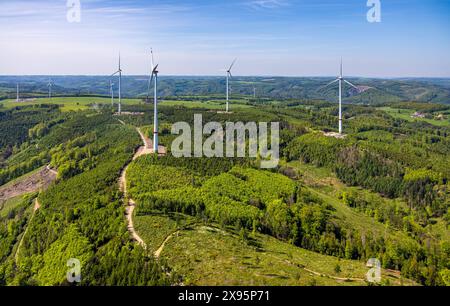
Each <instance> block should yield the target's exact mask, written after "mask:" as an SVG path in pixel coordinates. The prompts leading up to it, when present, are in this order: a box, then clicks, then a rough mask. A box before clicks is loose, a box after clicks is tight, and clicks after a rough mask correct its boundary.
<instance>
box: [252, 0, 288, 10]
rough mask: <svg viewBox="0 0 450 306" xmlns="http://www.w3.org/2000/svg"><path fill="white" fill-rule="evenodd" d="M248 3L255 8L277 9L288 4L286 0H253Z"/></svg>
mask: <svg viewBox="0 0 450 306" xmlns="http://www.w3.org/2000/svg"><path fill="white" fill-rule="evenodd" d="M248 5H249V6H250V7H252V8H255V9H275V8H279V7H284V6H287V5H288V3H287V2H286V1H285V0H251V1H250V2H248Z"/></svg>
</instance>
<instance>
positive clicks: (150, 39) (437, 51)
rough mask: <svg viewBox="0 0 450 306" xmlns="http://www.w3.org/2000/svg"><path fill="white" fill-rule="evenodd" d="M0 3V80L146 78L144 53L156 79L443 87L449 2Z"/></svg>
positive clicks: (449, 50) (448, 65)
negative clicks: (119, 68) (399, 82)
mask: <svg viewBox="0 0 450 306" xmlns="http://www.w3.org/2000/svg"><path fill="white" fill-rule="evenodd" d="M80 2H81V22H80V23H69V22H68V21H67V18H66V14H67V10H68V8H67V7H66V0H0V28H1V31H0V41H1V45H0V46H1V48H0V74H2V75H5V74H6V75H12V74H14V75H17V74H21V75H22V74H26V75H33V74H40V75H45V74H53V75H55V74H78V75H81V74H83V75H84V74H91V75H92V74H97V75H99V74H109V73H111V72H114V69H115V68H116V67H115V66H116V62H117V57H118V53H119V51H120V52H121V54H122V62H123V69H124V73H125V74H147V73H148V70H149V65H150V64H149V49H150V47H153V48H154V50H155V55H156V58H157V61H158V62H159V63H160V72H161V74H167V75H219V74H222V73H223V72H221V69H223V68H225V67H226V66H227V65H229V63H230V62H231V61H232V60H233V58H235V57H237V58H238V62H237V63H236V68H235V73H234V74H235V75H285V76H334V75H336V73H337V70H338V62H339V59H340V57H343V58H344V63H345V72H346V74H347V75H352V76H367V77H403V76H416V77H418V76H425V77H433V76H435V77H442V76H444V77H450V57H449V54H450V35H449V34H450V18H449V16H450V1H449V0H380V2H381V14H382V15H381V18H382V20H381V22H380V23H369V22H368V21H367V18H366V14H367V11H368V10H369V7H367V5H366V3H367V0H227V1H212V0H209V1H206V0H195V1H194V0H184V1H174V0H172V1H157V0H151V1H142V0H126V1H121V0H117V1H111V0H81V1H80Z"/></svg>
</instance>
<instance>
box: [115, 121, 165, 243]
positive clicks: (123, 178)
mask: <svg viewBox="0 0 450 306" xmlns="http://www.w3.org/2000/svg"><path fill="white" fill-rule="evenodd" d="M119 121H120V123H121V124H123V125H125V123H124V122H123V121H121V120H119ZM136 131H137V132H138V133H139V136H141V139H142V143H143V146H140V147H139V148H138V149H137V150H136V153H135V154H134V156H133V160H136V159H137V158H138V157H139V156H142V155H146V154H153V152H154V151H153V149H152V147H153V142H152V140H151V139H150V138H148V137H145V135H144V133H142V131H141V130H140V129H139V128H136ZM158 151H159V152H160V155H164V154H165V153H166V148H165V147H163V146H159V149H158ZM128 167H129V164H128V165H127V166H126V167H125V168H124V169H123V170H122V173H121V175H120V179H119V188H120V191H122V192H123V194H124V199H125V200H127V199H128V200H127V201H128V202H127V203H126V208H125V216H126V219H127V223H128V225H127V227H128V231H129V232H130V234H131V236H132V237H133V239H134V240H135V241H136V242H137V243H139V244H140V245H141V246H142V247H143V248H144V249H147V245H146V244H145V242H144V240H143V239H142V238H141V237H140V236H139V235H138V233H137V232H136V229H135V228H134V224H133V212H134V209H135V208H136V203H135V202H134V201H133V199H129V198H128V193H127V170H128Z"/></svg>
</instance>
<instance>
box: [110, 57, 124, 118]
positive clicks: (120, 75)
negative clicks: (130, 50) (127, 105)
mask: <svg viewBox="0 0 450 306" xmlns="http://www.w3.org/2000/svg"><path fill="white" fill-rule="evenodd" d="M116 74H119V115H121V114H122V68H121V66H120V53H119V70H117V71H116V72H114V73H113V74H112V75H111V76H110V77H113V76H115V75H116Z"/></svg>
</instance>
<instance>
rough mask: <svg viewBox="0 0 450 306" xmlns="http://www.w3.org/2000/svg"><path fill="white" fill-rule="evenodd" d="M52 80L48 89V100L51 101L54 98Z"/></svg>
mask: <svg viewBox="0 0 450 306" xmlns="http://www.w3.org/2000/svg"><path fill="white" fill-rule="evenodd" d="M52 86H53V83H52V80H50V81H48V84H47V87H48V98H49V99H50V98H51V97H52Z"/></svg>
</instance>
